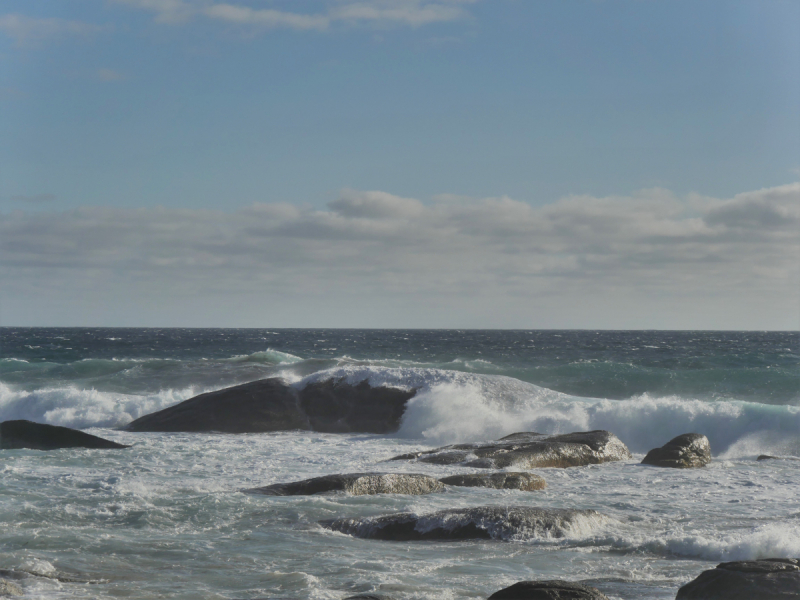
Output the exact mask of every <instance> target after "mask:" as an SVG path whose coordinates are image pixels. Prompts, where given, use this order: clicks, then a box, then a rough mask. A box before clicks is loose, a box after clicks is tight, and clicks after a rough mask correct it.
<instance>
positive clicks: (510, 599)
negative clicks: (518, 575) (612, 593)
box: [489, 579, 608, 600]
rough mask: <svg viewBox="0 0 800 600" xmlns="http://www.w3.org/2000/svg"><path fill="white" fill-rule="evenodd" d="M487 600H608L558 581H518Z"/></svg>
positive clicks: (582, 587) (592, 590)
mask: <svg viewBox="0 0 800 600" xmlns="http://www.w3.org/2000/svg"><path fill="white" fill-rule="evenodd" d="M489 600H608V597H607V596H606V595H605V594H603V593H601V592H600V590H598V589H597V588H593V587H591V586H588V585H583V584H581V583H573V582H571V581H561V580H558V579H555V580H550V581H520V582H519V583H515V584H514V585H512V586H509V587H507V588H503V589H502V590H500V591H499V592H495V593H494V594H492V595H491V596H489Z"/></svg>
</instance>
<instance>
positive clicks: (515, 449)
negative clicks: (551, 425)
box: [390, 431, 631, 469]
mask: <svg viewBox="0 0 800 600" xmlns="http://www.w3.org/2000/svg"><path fill="white" fill-rule="evenodd" d="M628 458H631V453H630V451H629V450H628V448H627V446H625V444H623V443H622V442H621V441H620V440H619V438H618V437H617V436H615V435H614V434H613V433H609V432H608V431H582V432H575V433H567V434H564V435H545V434H542V433H534V432H522V433H514V434H511V435H508V436H506V437H504V438H501V439H499V440H497V441H495V442H491V443H488V444H455V445H452V446H444V447H442V448H437V449H436V450H428V451H426V452H413V453H410V454H401V455H400V456H395V457H394V458H392V459H390V460H419V461H421V462H428V463H434V464H440V465H449V464H456V463H459V464H463V465H465V466H469V467H479V468H484V469H504V468H507V467H516V468H521V469H534V468H537V467H580V466H584V465H593V464H598V463H604V462H608V461H615V460H625V459H628Z"/></svg>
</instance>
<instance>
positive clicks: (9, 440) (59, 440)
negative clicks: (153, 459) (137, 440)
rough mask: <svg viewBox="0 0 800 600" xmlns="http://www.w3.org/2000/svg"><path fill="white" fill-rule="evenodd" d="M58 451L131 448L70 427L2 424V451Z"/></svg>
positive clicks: (20, 422) (7, 422)
mask: <svg viewBox="0 0 800 600" xmlns="http://www.w3.org/2000/svg"><path fill="white" fill-rule="evenodd" d="M22 448H28V449H30V450H57V449H59V448H104V449H112V448H129V446H125V445H123V444H118V443H116V442H112V441H110V440H104V439H103V438H101V437H97V436H96V435H91V434H88V433H84V432H83V431H78V430H77V429H70V428H69V427H60V426H58V425H45V424H43V423H34V422H33V421H25V420H18V421H3V422H2V423H0V449H3V450H16V449H22Z"/></svg>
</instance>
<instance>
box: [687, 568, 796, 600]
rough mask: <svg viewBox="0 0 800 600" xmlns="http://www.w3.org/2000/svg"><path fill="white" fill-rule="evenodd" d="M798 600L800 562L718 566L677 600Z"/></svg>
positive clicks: (703, 573)
mask: <svg viewBox="0 0 800 600" xmlns="http://www.w3.org/2000/svg"><path fill="white" fill-rule="evenodd" d="M755 599H758V600H798V599H800V559H796V558H767V559H763V560H746V561H739V562H728V563H722V564H719V565H717V568H716V569H711V570H709V571H703V572H702V573H700V575H699V576H698V577H697V578H696V579H695V580H693V581H691V582H689V583H687V584H686V585H684V586H683V587H682V588H680V589H679V590H678V595H677V596H676V597H675V600H755Z"/></svg>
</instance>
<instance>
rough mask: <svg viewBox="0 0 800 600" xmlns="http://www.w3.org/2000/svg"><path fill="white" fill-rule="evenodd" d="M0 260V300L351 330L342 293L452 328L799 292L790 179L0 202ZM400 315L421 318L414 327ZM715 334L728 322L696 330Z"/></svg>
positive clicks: (771, 300)
mask: <svg viewBox="0 0 800 600" xmlns="http://www.w3.org/2000/svg"><path fill="white" fill-rule="evenodd" d="M0 253H1V254H2V256H3V261H2V278H3V280H4V281H7V282H13V284H12V285H10V286H8V287H9V288H10V289H8V292H7V293H8V294H9V295H10V296H12V297H16V298H17V300H19V298H21V297H23V296H25V295H38V296H41V295H42V294H44V295H48V294H53V293H56V292H55V290H56V289H57V288H59V286H61V289H64V290H66V289H68V288H70V286H71V285H78V286H81V287H82V289H84V290H89V289H92V288H95V289H96V292H97V293H98V294H99V295H100V296H103V297H106V296H107V295H108V289H109V288H112V287H113V288H114V289H118V290H120V292H119V293H120V294H125V295H126V298H127V299H128V300H130V299H131V298H134V297H135V296H136V294H137V293H142V294H145V293H146V295H147V297H148V298H149V299H150V300H153V298H154V297H160V298H162V299H163V302H165V303H166V304H165V306H166V305H168V304H169V302H170V301H169V300H168V299H169V298H173V299H175V298H186V297H195V298H196V297H199V296H203V295H207V294H212V295H214V294H217V295H220V294H221V295H222V296H223V297H228V298H236V297H241V298H245V297H252V296H253V295H254V296H256V297H262V298H264V299H265V303H267V304H269V302H271V303H272V305H273V307H274V308H275V307H278V306H283V305H284V304H287V305H292V304H293V305H296V306H301V305H302V306H305V307H306V309H309V307H314V306H318V307H322V306H325V307H327V308H325V310H326V311H329V312H328V315H327V317H328V320H329V321H330V323H329V324H330V325H346V324H353V325H359V323H350V321H348V319H340V318H339V317H338V316H337V315H340V314H345V313H347V314H350V313H348V311H347V308H352V306H353V304H352V303H353V302H355V303H356V304H360V305H364V306H372V307H374V306H378V305H379V306H385V307H386V310H390V309H391V307H392V306H394V307H395V308H394V309H391V310H394V311H395V313H394V314H401V313H403V311H402V310H400V308H399V306H400V304H403V306H407V305H408V303H409V302H411V303H419V304H420V305H421V306H424V305H432V304H438V303H440V302H441V301H442V299H444V298H446V299H447V305H448V307H449V308H448V309H447V310H448V311H449V312H450V314H459V311H461V312H462V313H463V314H464V315H467V316H465V317H464V319H463V320H464V321H465V324H464V325H461V326H475V327H480V326H506V327H513V326H520V327H525V326H529V325H526V324H525V323H524V322H522V321H524V307H525V306H526V305H527V306H532V305H535V304H536V303H537V302H539V303H540V305H541V306H545V305H546V306H551V308H550V309H549V310H550V311H551V313H553V314H554V315H555V314H558V315H560V316H559V319H561V320H558V322H557V324H558V326H570V325H569V324H568V323H564V322H562V321H563V318H565V317H566V318H568V317H569V314H570V312H569V311H570V310H572V311H573V312H574V311H575V310H580V311H581V315H575V318H574V325H572V326H592V325H591V323H592V322H596V324H595V325H593V326H594V327H604V326H620V325H619V323H620V321H619V317H620V315H622V316H624V314H625V313H626V312H630V311H631V310H633V311H634V312H635V310H634V308H633V304H635V303H641V302H643V301H644V300H645V299H648V298H649V299H650V300H651V301H653V302H655V303H656V304H655V305H654V308H655V307H656V306H660V305H661V304H664V307H662V308H659V309H658V310H661V311H663V310H665V307H666V308H669V307H673V308H674V309H675V315H680V314H681V313H680V311H681V310H684V311H689V312H690V313H691V311H692V307H693V306H695V307H698V308H699V307H701V306H705V309H704V310H706V311H708V310H712V312H713V305H714V303H715V302H718V303H720V306H728V309H729V313H730V318H731V319H741V318H742V316H741V315H746V314H750V313H749V311H752V315H751V316H752V317H753V319H751V321H752V323H750V322H748V323H744V322H742V323H741V324H740V326H739V327H741V328H751V327H753V326H756V327H758V323H761V322H763V323H764V325H761V327H765V328H766V327H775V326H777V327H780V323H785V324H786V325H784V327H788V326H796V325H791V323H793V322H795V321H796V320H797V317H798V315H797V311H796V310H795V311H794V313H793V312H792V308H791V307H792V306H795V307H796V306H797V296H798V294H797V282H798V256H800V183H795V184H791V185H786V186H781V187H776V188H770V189H764V190H759V191H754V192H747V193H743V194H739V195H737V196H735V197H734V198H731V199H715V198H707V197H701V196H697V195H689V196H687V197H678V196H676V195H675V194H673V193H671V192H669V191H666V190H662V189H652V190H643V191H640V192H638V193H636V194H634V195H632V196H612V197H603V198H595V197H590V196H572V197H566V198H563V199H561V200H559V201H558V202H555V203H553V204H550V205H546V206H542V207H533V206H531V205H529V204H526V203H524V202H519V201H516V200H513V199H511V198H508V197H497V198H484V199H469V198H461V197H453V196H446V195H443V196H437V197H435V198H433V199H432V200H431V201H430V202H427V203H423V202H421V201H419V200H417V199H414V198H403V197H399V196H395V195H392V194H389V193H386V192H380V191H367V192H364V191H355V190H344V191H342V192H341V194H340V196H339V198H338V199H336V200H335V201H333V202H331V203H330V204H329V205H328V208H327V210H314V209H307V208H306V209H304V208H298V207H296V206H293V205H288V204H255V205H252V206H250V207H247V208H242V209H240V210H237V211H236V212H233V213H225V212H216V211H208V210H191V209H183V210H175V209H163V208H141V209H119V208H102V207H82V208H79V209H76V210H71V211H67V212H63V213H56V212H43V213H27V212H23V211H14V212H11V213H7V214H2V215H0ZM35 290H38V292H37V291H35ZM136 290H139V292H137V291H136ZM65 293H66V292H65ZM67 295H68V294H67ZM65 298H66V296H65ZM267 298H270V299H271V300H269V302H267V300H266V299H267ZM314 299H316V300H314ZM476 299H477V300H476ZM337 302H339V303H342V306H341V307H338V306H337ZM326 303H327V304H326ZM659 303H660V304H659ZM704 303H705V304H704ZM731 303H733V305H732V304H731ZM7 304H8V306H9V307H12V308H13V306H16V305H17V304H18V301H15V300H14V298H12V299H11V301H10V302H9V301H8V300H7ZM628 304H631V305H632V306H631V307H630V308H628V309H626V308H625V306H627V305H628ZM396 305H397V306H396ZM706 305H707V306H706ZM734 305H735V306H734ZM492 306H495V307H498V308H502V307H506V309H507V311H508V315H507V316H508V319H505V320H503V319H500V321H499V322H498V320H497V318H496V316H495V318H493V319H490V320H489V321H486V320H483V321H482V320H481V318H482V315H481V314H480V313H481V312H483V311H486V310H489V309H490V308H489V307H492ZM570 306H571V307H572V308H571V309H570V308H569V307H570ZM732 306H733V308H731V307H732ZM558 307H562V308H563V311H562V312H559V311H558V310H557V308H558ZM581 307H583V308H582V309H581ZM681 307H682V308H681ZM340 309H341V310H340ZM281 310H283V309H281ZM317 310H319V308H317ZM398 310H400V313H398V312H397V311H398ZM553 311H555V312H553ZM620 311H622V312H620ZM771 311H772V312H774V311H784V312H785V313H786V314H772V315H770V314H769V313H770V312H771ZM786 311H788V313H787V312H786ZM562 313H563V314H562ZM612 313H613V314H614V315H616V316H615V317H614V318H613V319H609V318H607V317H608V316H609V315H611V314H612ZM375 314H376V315H380V314H382V313H381V312H380V311H378V312H377V313H375ZM410 314H413V311H412V312H411V313H409V315H410ZM631 314H632V313H631ZM604 315H605V316H604ZM735 315H738V316H735ZM483 316H484V317H485V315H483ZM12 317H13V315H11V314H8V315H6V319H9V318H12ZM142 317H144V316H143V315H142ZM579 317H580V318H579ZM589 317H591V318H589ZM767 317H769V318H767ZM348 318H349V319H350V320H352V317H348ZM587 319H588V320H587ZM759 319H760V320H759ZM342 320H344V321H346V322H341V321H342ZM356 320H357V319H356ZM623 320H624V319H623ZM412 321H413V319H412ZM315 322H316V321H315ZM460 322H461V321H459V323H460ZM690 322H691V321H690ZM605 323H610V325H609V324H605ZM769 323H775V324H776V325H772V326H771V325H769ZM214 324H215V323H208V325H214ZM292 324H293V325H297V323H292ZM406 324H407V325H408V326H431V323H429V322H427V321H425V320H424V319H423V320H421V321H420V322H418V323H415V322H408V323H406ZM615 324H616V325H615ZM254 325H255V323H254ZM276 325H277V324H276ZM363 325H365V326H366V325H372V323H371V322H370V323H363ZM389 325H391V326H397V325H398V323H393V322H392V323H387V326H389ZM373 326H374V325H373ZM443 326H444V324H443ZM449 326H452V324H450V325H449ZM530 326H542V325H541V324H533V325H530ZM623 326H624V324H623ZM629 326H631V327H633V326H635V324H634V323H631V325H629ZM652 326H653V327H657V326H662V327H663V326H669V324H668V323H667V324H664V323H661V322H660V321H658V320H656V321H655V322H654V323H653V325H652ZM673 326H674V327H679V326H680V323H677V322H676V323H675V324H674V325H673ZM719 326H722V327H727V328H736V324H735V323H729V324H710V325H709V327H719Z"/></svg>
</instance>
